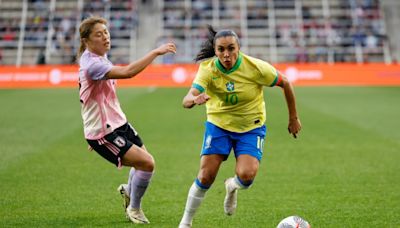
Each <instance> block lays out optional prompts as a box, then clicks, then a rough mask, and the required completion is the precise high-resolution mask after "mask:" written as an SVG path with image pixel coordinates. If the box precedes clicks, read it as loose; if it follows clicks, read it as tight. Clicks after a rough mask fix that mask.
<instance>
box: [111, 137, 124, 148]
mask: <svg viewBox="0 0 400 228" xmlns="http://www.w3.org/2000/svg"><path fill="white" fill-rule="evenodd" d="M113 142H114V143H115V145H117V146H118V147H124V146H125V145H126V141H125V139H124V138H122V137H121V136H118V137H117V138H115V139H114V141H113Z"/></svg>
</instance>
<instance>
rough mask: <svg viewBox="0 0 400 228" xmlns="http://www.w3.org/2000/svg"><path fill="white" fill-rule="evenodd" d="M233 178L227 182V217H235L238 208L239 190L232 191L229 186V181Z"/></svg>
mask: <svg viewBox="0 0 400 228" xmlns="http://www.w3.org/2000/svg"><path fill="white" fill-rule="evenodd" d="M230 179H233V178H232V177H231V178H228V179H226V180H225V190H226V195H225V200H224V211H225V214H226V215H233V214H234V213H235V211H236V206H237V192H238V190H237V189H235V190H233V191H231V190H230V189H229V186H228V180H229V181H230Z"/></svg>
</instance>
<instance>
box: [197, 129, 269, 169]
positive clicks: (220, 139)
mask: <svg viewBox="0 0 400 228" xmlns="http://www.w3.org/2000/svg"><path fill="white" fill-rule="evenodd" d="M205 125H206V131H205V133H204V140H203V147H202V151H201V155H202V156H203V155H209V154H222V155H225V160H226V159H227V158H228V156H229V154H230V152H231V150H232V149H233V151H234V153H235V157H238V156H239V155H242V154H248V155H251V156H253V157H255V158H257V159H258V161H260V160H261V158H262V155H263V147H264V140H265V135H266V132H267V128H266V126H265V125H263V126H261V127H259V128H255V129H253V130H251V131H248V132H243V133H237V132H231V131H227V130H224V129H222V128H220V127H217V126H216V125H214V124H212V123H210V122H206V124H205Z"/></svg>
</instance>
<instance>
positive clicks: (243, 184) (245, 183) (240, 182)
mask: <svg viewBox="0 0 400 228" xmlns="http://www.w3.org/2000/svg"><path fill="white" fill-rule="evenodd" d="M235 181H236V183H238V184H239V185H240V186H242V187H243V188H248V187H250V185H251V184H253V180H251V181H243V180H241V179H240V178H239V177H238V176H235Z"/></svg>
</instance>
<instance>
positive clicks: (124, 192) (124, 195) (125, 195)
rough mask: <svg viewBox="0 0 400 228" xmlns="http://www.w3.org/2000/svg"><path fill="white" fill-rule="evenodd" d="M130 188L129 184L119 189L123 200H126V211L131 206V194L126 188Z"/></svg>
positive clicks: (122, 185)
mask: <svg viewBox="0 0 400 228" xmlns="http://www.w3.org/2000/svg"><path fill="white" fill-rule="evenodd" d="M127 187H128V185H127V184H121V185H120V186H119V187H118V189H117V190H118V191H119V193H120V194H121V196H122V199H123V200H124V208H125V210H126V208H127V207H128V206H129V202H130V201H131V197H130V196H129V192H128V191H127V190H126V188H127Z"/></svg>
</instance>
